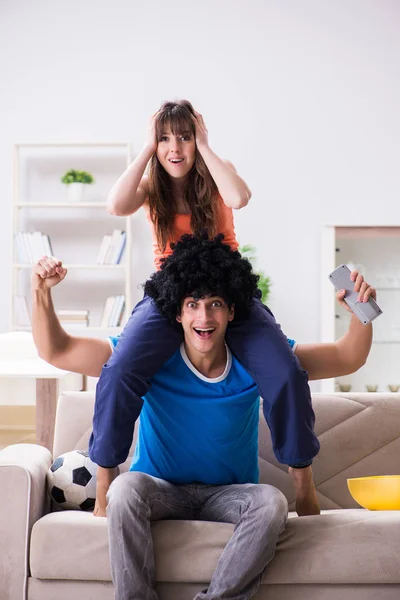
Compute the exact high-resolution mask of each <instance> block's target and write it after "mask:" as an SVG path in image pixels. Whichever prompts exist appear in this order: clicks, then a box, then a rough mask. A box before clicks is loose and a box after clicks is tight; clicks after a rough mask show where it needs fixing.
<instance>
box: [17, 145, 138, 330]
mask: <svg viewBox="0 0 400 600" xmlns="http://www.w3.org/2000/svg"><path fill="white" fill-rule="evenodd" d="M130 162H131V149H130V143H129V142H20V143H17V144H15V146H14V172H13V229H12V230H13V253H12V256H13V268H12V286H11V330H23V331H27V330H29V329H30V328H28V327H26V326H21V325H18V323H17V319H16V317H17V315H16V312H15V303H14V299H15V296H16V295H18V294H21V295H24V296H25V297H26V299H27V303H28V306H29V305H30V277H29V275H30V271H31V268H32V265H30V264H20V263H19V262H18V261H17V253H16V247H15V246H16V245H15V234H16V233H17V232H18V231H27V230H29V229H32V230H39V231H42V233H45V234H48V235H49V236H50V239H51V242H52V245H53V252H54V254H55V255H56V256H57V258H60V259H61V260H63V264H64V266H65V267H66V268H67V269H68V270H69V273H68V275H67V277H66V279H65V281H63V282H62V283H61V284H59V285H58V286H56V287H55V288H54V291H53V297H54V302H55V306H56V309H59V308H63V309H65V308H73V309H82V308H85V309H88V310H89V311H90V322H89V326H88V327H82V328H76V327H74V328H72V327H71V328H70V329H69V330H70V331H71V333H72V332H73V333H77V334H79V335H89V336H91V335H98V336H100V337H106V336H108V335H116V334H117V333H119V331H120V330H121V327H118V328H115V327H111V328H109V327H106V328H103V327H100V326H99V325H100V317H101V312H102V309H103V307H104V303H105V300H106V297H107V296H113V295H118V294H123V295H124V296H125V315H124V322H125V321H126V318H127V314H129V311H130V309H131V306H132V263H131V255H132V251H131V250H132V230H131V218H130V217H123V218H122V217H113V216H111V215H108V213H107V211H106V197H107V194H108V192H109V190H110V188H111V186H112V185H113V183H114V182H115V181H116V180H117V178H118V177H119V176H120V175H121V173H122V172H123V171H124V170H125V169H126V167H127V166H129V164H130ZM70 168H76V169H81V170H85V171H89V172H91V173H92V174H93V175H94V178H95V183H94V184H90V185H87V187H86V188H85V189H86V190H87V191H88V193H89V198H87V199H85V200H84V201H82V202H79V203H77V202H68V201H67V200H66V197H67V186H66V185H64V184H62V183H61V182H60V178H61V176H62V175H63V174H64V172H65V171H67V170H68V169H70ZM88 225H89V227H88ZM113 229H121V230H124V231H126V245H125V250H124V255H123V259H122V262H121V264H117V265H114V264H103V265H99V264H96V262H95V261H96V256H97V254H98V251H99V249H100V244H101V240H102V236H103V235H104V234H106V233H107V234H110V233H111V232H112V230H113Z"/></svg>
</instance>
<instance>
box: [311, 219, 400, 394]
mask: <svg viewBox="0 0 400 600" xmlns="http://www.w3.org/2000/svg"><path fill="white" fill-rule="evenodd" d="M343 263H344V264H350V263H352V264H353V265H354V266H356V267H357V268H359V270H360V271H361V273H362V274H363V275H364V277H365V278H366V280H367V281H368V283H370V284H371V285H373V286H374V287H375V288H376V290H377V299H378V304H379V305H380V307H381V308H382V310H383V314H382V315H381V316H379V317H378V318H377V319H376V320H375V321H374V322H373V331H374V339H373V343H372V348H371V352H370V355H369V357H368V359H367V362H366V364H365V365H364V366H363V367H362V368H361V369H360V370H359V371H357V372H356V373H354V374H352V375H347V376H345V377H340V378H338V379H327V380H323V381H321V391H322V392H325V393H332V392H334V391H340V385H346V384H347V385H351V391H353V392H367V389H366V386H367V385H378V390H379V391H381V392H382V391H383V392H388V393H390V392H389V389H388V386H389V385H397V384H400V368H399V366H398V365H399V364H400V314H399V312H398V301H399V294H398V292H399V290H400V225H387V226H385V225H379V226H372V225H365V226H363V225H357V226H354V225H329V226H326V227H324V229H323V233H322V248H321V331H320V339H321V341H322V342H333V341H335V340H337V339H339V338H340V337H341V336H342V335H343V334H344V333H345V331H346V330H347V327H348V323H349V319H350V315H349V313H348V312H347V311H346V310H345V309H343V308H342V307H340V306H339V304H338V303H337V302H336V299H335V290H334V288H333V286H332V285H331V283H330V282H329V281H328V275H329V273H331V272H332V271H333V270H334V269H335V268H336V267H337V266H339V265H340V264H343Z"/></svg>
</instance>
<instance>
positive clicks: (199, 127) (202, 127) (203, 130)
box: [194, 112, 208, 148]
mask: <svg viewBox="0 0 400 600" xmlns="http://www.w3.org/2000/svg"><path fill="white" fill-rule="evenodd" d="M194 124H195V127H196V146H197V147H198V148H201V147H203V148H204V147H206V146H208V131H207V127H206V124H205V123H204V119H203V117H202V115H201V114H200V113H198V112H195V119H194Z"/></svg>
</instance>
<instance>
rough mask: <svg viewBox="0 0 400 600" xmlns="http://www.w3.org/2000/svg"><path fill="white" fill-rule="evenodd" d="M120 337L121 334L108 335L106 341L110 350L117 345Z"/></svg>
mask: <svg viewBox="0 0 400 600" xmlns="http://www.w3.org/2000/svg"><path fill="white" fill-rule="evenodd" d="M120 337H121V334H119V335H110V336H109V337H108V341H109V343H110V346H111V350H114V348H115V346H116V345H117V344H118V342H119V338H120Z"/></svg>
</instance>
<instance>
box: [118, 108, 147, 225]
mask: <svg viewBox="0 0 400 600" xmlns="http://www.w3.org/2000/svg"><path fill="white" fill-rule="evenodd" d="M155 117H156V115H153V116H152V118H151V120H150V125H149V128H148V132H147V141H146V143H145V145H144V147H143V149H142V150H141V152H140V153H139V154H138V156H137V157H136V158H135V160H134V161H133V163H132V164H131V165H129V167H128V168H127V169H126V171H124V173H123V174H122V175H121V177H120V178H119V179H118V180H117V182H116V183H115V184H114V185H113V187H112V188H111V191H110V193H109V195H108V198H107V210H108V212H109V213H110V214H111V215H116V216H117V217H124V216H127V215H132V214H133V213H135V212H136V211H137V210H139V208H141V206H143V204H144V203H145V201H146V199H147V197H148V195H149V187H148V179H147V177H146V176H144V172H145V170H146V167H147V163H148V162H149V160H150V159H151V157H152V156H153V154H154V153H155V152H156V150H157V139H156V128H155Z"/></svg>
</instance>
